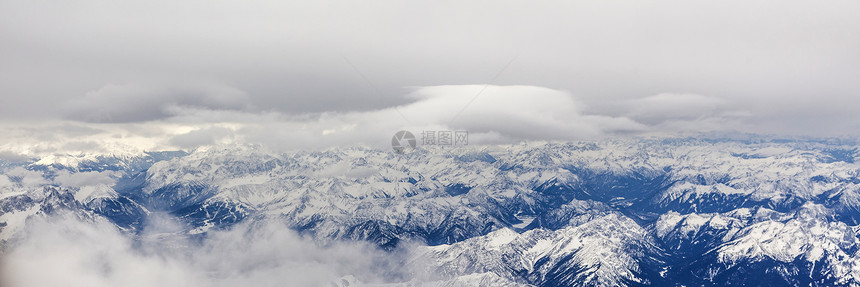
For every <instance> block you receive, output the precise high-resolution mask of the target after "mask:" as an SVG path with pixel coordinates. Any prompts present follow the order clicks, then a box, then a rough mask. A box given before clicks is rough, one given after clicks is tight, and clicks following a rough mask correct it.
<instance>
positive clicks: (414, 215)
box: [0, 137, 860, 286]
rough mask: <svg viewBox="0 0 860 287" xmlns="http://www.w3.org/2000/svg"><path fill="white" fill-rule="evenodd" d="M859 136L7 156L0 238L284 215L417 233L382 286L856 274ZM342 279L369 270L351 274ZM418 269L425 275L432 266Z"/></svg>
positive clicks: (381, 239) (391, 237)
mask: <svg viewBox="0 0 860 287" xmlns="http://www.w3.org/2000/svg"><path fill="white" fill-rule="evenodd" d="M857 146H858V145H857V143H856V142H853V141H844V140H842V141H841V140H833V139H828V140H812V139H767V138H756V137H751V138H747V139H740V140H739V139H703V138H656V139H653V138H649V139H608V140H600V141H586V142H541V143H522V144H514V145H493V146H464V147H456V148H444V147H423V148H419V149H417V150H416V151H414V152H412V153H408V154H398V153H394V152H393V151H388V150H378V149H372V148H366V147H342V148H334V149H328V150H325V151H313V152H311V151H305V152H294V153H274V152H268V151H266V150H265V149H264V148H261V147H257V146H223V147H212V148H207V149H198V150H196V151H194V152H191V153H185V152H157V153H145V154H140V155H137V156H127V155H124V156H109V155H102V156H92V155H90V156H52V157H51V158H39V159H32V160H30V161H27V162H2V163H0V167H2V175H0V192H2V193H0V228H2V229H0V240H2V241H0V242H2V243H3V249H4V250H9V249H14V248H15V246H16V244H17V243H16V242H20V241H21V240H26V232H24V231H25V230H26V229H27V225H28V222H29V220H30V219H32V218H36V217H48V216H52V215H55V214H62V216H66V217H69V216H71V217H75V218H79V219H80V220H85V221H86V220H90V221H98V220H104V221H108V222H110V223H111V224H113V225H115V226H116V228H117V229H119V230H120V231H121V232H123V233H124V234H128V235H129V236H132V237H134V236H139V235H140V234H141V232H142V230H143V229H145V226H146V225H147V222H149V218H150V217H153V216H155V215H159V216H161V215H165V214H166V215H169V216H171V217H173V218H176V219H177V220H178V221H179V222H181V223H182V224H181V228H179V229H176V230H172V231H171V232H172V233H174V234H181V235H183V236H189V237H193V238H205V237H206V236H209V234H210V233H211V232H213V231H218V230H228V229H230V228H232V227H233V226H235V225H237V224H240V223H242V224H254V223H255V222H270V221H276V222H279V223H281V224H283V226H285V228H289V229H292V230H295V231H297V232H299V233H300V234H303V235H304V236H307V237H308V238H313V239H314V240H316V241H317V242H319V243H320V244H322V245H325V244H327V242H340V241H360V242H370V243H372V244H373V245H374V246H377V247H378V252H381V253H394V252H400V251H399V250H400V249H403V248H408V249H409V252H408V254H409V256H408V258H407V259H406V260H405V261H404V262H403V265H404V266H410V267H411V268H410V270H413V271H412V273H410V274H411V275H412V277H410V278H400V279H402V280H400V281H396V282H395V281H392V282H375V283H373V284H377V285H380V286H410V285H409V284H411V285H418V286H421V285H425V286H474V285H480V286H504V285H509V286H530V285H534V286H582V285H587V286H619V285H627V286H642V285H645V286H666V285H673V286H691V285H694V286H733V285H768V286H770V285H773V286H784V285H795V286H801V285H802V286H858V285H860V165H858V164H857V163H855V159H857V157H858V156H860V150H858V149H857ZM342 275H343V276H344V277H342V278H336V279H333V281H332V285H335V286H347V285H349V286H355V285H362V284H370V283H369V282H362V281H361V280H360V279H356V278H354V277H350V274H342ZM419 278H420V279H419Z"/></svg>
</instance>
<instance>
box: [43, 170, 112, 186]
mask: <svg viewBox="0 0 860 287" xmlns="http://www.w3.org/2000/svg"><path fill="white" fill-rule="evenodd" d="M54 182H55V183H57V184H58V185H61V186H68V187H84V186H93V185H107V186H111V185H113V184H114V183H115V182H116V178H115V173H114V172H110V171H103V172H98V171H86V172H75V173H71V172H69V171H67V170H62V171H59V172H58V174H57V176H56V177H55V178H54Z"/></svg>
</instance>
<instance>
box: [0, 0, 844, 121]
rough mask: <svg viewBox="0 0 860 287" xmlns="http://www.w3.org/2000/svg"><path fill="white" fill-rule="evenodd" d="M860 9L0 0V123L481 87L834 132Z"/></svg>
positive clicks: (592, 107) (589, 109)
mask: <svg viewBox="0 0 860 287" xmlns="http://www.w3.org/2000/svg"><path fill="white" fill-rule="evenodd" d="M858 11H860V3H858V2H856V1H828V2H827V3H821V2H818V1H805V0H791V1H718V2H713V1H680V0H679V1H674V0H670V1H647V2H641V1H598V2H569V3H558V2H556V1H545V2H544V1H538V2H528V3H518V2H498V1H476V2H471V1H470V2H466V3H464V2H462V1H433V2H432V3H430V2H428V3H414V2H400V1H374V2H372V3H353V2H350V1H321V2H318V1H315V2H292V1H288V2H283V1H251V2H242V3H239V2H215V3H213V2H211V1H196V0H195V1H184V2H183V3H175V2H174V1H161V0H157V1H123V2H122V3H116V2H112V1H103V0H85V1H76V2H75V3H57V2H51V1H48V2H44V1H19V0H9V1H2V2H0V38H2V39H3V44H2V45H0V62H2V63H3V65H2V66H0V94H2V95H3V97H4V99H8V101H4V102H3V104H2V105H0V117H2V118H4V119H7V120H12V119H16V120H17V119H47V118H53V119H57V118H66V119H75V120H84V121H96V122H139V121H147V120H161V119H165V118H169V117H172V116H174V115H176V114H177V113H179V111H177V110H176V109H177V108H181V107H196V108H200V109H211V110H246V109H248V108H249V107H257V108H258V109H257V110H256V111H259V113H264V112H277V113H283V114H288V115H301V114H307V113H321V112H368V111H374V110H380V109H386V108H390V107H394V106H401V105H404V104H408V103H409V100H408V99H406V98H403V97H402V96H403V95H404V94H408V93H409V88H408V87H425V86H440V85H462V84H478V85H481V84H485V83H488V82H490V83H492V84H498V85H525V86H536V87H547V88H550V89H553V90H562V91H567V92H569V93H571V94H572V95H576V96H577V97H579V100H580V101H581V102H582V103H584V104H585V108H584V110H583V113H584V114H601V115H606V114H603V109H604V108H607V109H608V107H607V106H613V105H615V104H616V103H617V102H626V101H633V100H636V99H642V98H646V97H651V96H655V95H660V94H679V95H684V94H696V95H702V96H703V97H706V98H720V99H725V101H727V102H728V103H731V104H734V105H736V107H740V108H742V109H743V110H746V111H748V112H749V113H750V114H751V115H752V116H753V118H752V120H751V121H750V122H752V123H756V125H755V126H754V127H753V129H754V130H756V131H759V130H760V131H776V132H788V133H815V132H827V133H829V134H837V135H838V134H844V133H848V132H854V131H856V130H857V129H856V128H857V126H858V124H860V117H858V116H857V113H855V112H854V108H853V107H855V106H857V105H858V104H860V99H858V98H857V97H855V96H854V95H856V94H857V92H858V91H860V82H858V81H856V80H855V79H857V78H860V68H858V67H860V56H858V54H857V53H856V51H858V50H860V34H858V33H856V31H857V30H858V29H860V18H858V17H856V14H857V12H858ZM512 59H514V61H513V62H510V61H511V60H512ZM508 63H510V64H508ZM497 75H498V76H497ZM200 83H206V84H200ZM252 110H253V108H252ZM259 113H258V114H259ZM646 116H647V115H646ZM647 121H651V122H653V119H648V120H646V122H647ZM671 126H672V127H673V128H680V127H682V126H683V125H671ZM822 127H823V128H822Z"/></svg>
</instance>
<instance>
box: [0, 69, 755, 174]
mask: <svg viewBox="0 0 860 287" xmlns="http://www.w3.org/2000/svg"><path fill="white" fill-rule="evenodd" d="M406 98H407V99H409V100H410V101H411V102H410V103H408V104H403V105H398V106H393V107H388V108H383V109H377V110H370V111H353V112H327V113H310V114H303V115H291V114H285V113H280V112H257V111H252V110H246V109H226V108H225V109H211V108H206V107H201V106H190V105H185V106H179V105H175V106H172V108H173V109H172V114H171V115H170V116H169V117H166V118H164V119H161V120H154V121H148V122H143V123H84V122H68V121H59V122H55V123H52V124H40V125H24V126H22V125H9V126H6V127H4V128H5V134H7V135H8V137H9V138H10V139H15V140H14V141H10V142H9V143H6V144H4V145H0V150H5V151H8V153H11V154H19V155H25V156H31V157H34V158H43V159H44V160H46V161H51V160H57V158H55V157H53V156H54V155H55V154H58V155H65V154H73V155H74V154H82V156H86V155H87V154H126V153H131V154H134V153H140V152H143V151H147V150H149V151H151V150H172V149H186V150H191V149H194V148H197V147H201V146H207V145H219V144H230V143H250V144H262V145H264V146H267V147H269V148H272V149H275V150H291V149H323V148H328V147H332V146H343V145H370V146H376V147H379V148H387V147H388V145H390V140H391V136H392V135H393V134H394V133H395V132H397V131H399V130H409V131H412V132H413V133H414V134H416V135H418V136H421V135H422V134H423V132H425V131H437V132H438V131H466V132H468V133H469V144H490V143H502V142H513V141H520V140H531V139H541V140H576V139H591V138H599V137H606V136H617V135H646V134H659V133H672V132H678V131H687V130H693V129H695V131H700V132H707V131H737V130H744V129H745V128H746V122H747V121H748V117H749V115H748V112H747V111H745V110H743V109H740V108H739V107H738V105H736V104H734V103H731V102H729V101H728V100H725V99H721V98H716V97H709V96H702V95H696V94H659V95H654V96H649V97H644V98H640V99H634V100H626V101H618V102H616V103H615V104H614V105H612V106H605V107H604V109H605V111H604V112H603V113H602V114H594V113H589V109H590V108H589V106H588V105H587V104H586V103H584V101H582V99H581V97H577V96H574V95H572V94H570V93H569V92H566V91H560V90H553V89H549V88H543V87H535V86H495V85H456V86H454V85H448V86H432V87H419V88H413V91H412V92H411V93H409V94H408V95H407V96H406ZM58 129H59V130H68V131H65V132H59V133H58V132H55V131H56V130H58ZM46 156H47V157H46Z"/></svg>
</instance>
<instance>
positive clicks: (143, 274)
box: [0, 217, 406, 287]
mask: <svg viewBox="0 0 860 287" xmlns="http://www.w3.org/2000/svg"><path fill="white" fill-rule="evenodd" d="M158 224H161V223H158ZM27 228H28V229H27V232H26V235H25V237H23V238H22V239H21V240H20V241H16V242H14V243H12V245H10V248H9V250H8V253H7V254H5V255H4V257H3V258H2V261H0V274H2V276H0V284H2V285H3V286H9V287H17V286H95V287H98V286H283V285H290V286H328V285H330V282H331V281H333V280H337V279H338V278H340V277H342V276H346V275H354V276H355V277H356V278H358V279H360V280H361V281H364V282H375V281H381V280H386V279H393V278H395V277H397V276H398V274H400V275H403V274H405V273H402V274H401V273H400V272H404V271H406V270H396V269H397V268H402V266H399V265H398V264H397V262H400V261H399V260H400V259H402V258H399V257H397V256H399V255H397V253H385V252H378V251H377V250H374V249H373V247H371V246H369V245H367V244H363V243H357V242H356V243H351V242H330V243H328V244H321V243H319V242H315V241H313V240H309V239H306V238H303V237H301V236H299V235H297V234H296V233H294V232H293V231H291V230H290V229H288V228H286V227H285V226H283V225H281V224H277V223H266V224H241V225H238V226H235V227H234V229H233V230H229V231H215V232H212V233H210V234H209V235H208V236H207V237H206V238H205V239H203V240H202V241H199V242H198V241H193V240H186V239H183V238H184V237H182V236H179V235H176V234H170V233H163V232H165V231H166V230H164V229H160V230H158V232H146V231H145V232H144V234H143V235H142V238H141V239H140V241H139V242H134V240H133V239H132V238H131V236H129V235H125V234H122V233H120V232H118V231H117V230H116V228H115V227H114V226H112V225H111V224H109V223H106V222H97V223H86V222H81V221H78V220H75V219H71V217H68V218H51V219H47V220H34V221H33V222H31V223H28V226H27Z"/></svg>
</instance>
